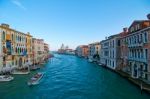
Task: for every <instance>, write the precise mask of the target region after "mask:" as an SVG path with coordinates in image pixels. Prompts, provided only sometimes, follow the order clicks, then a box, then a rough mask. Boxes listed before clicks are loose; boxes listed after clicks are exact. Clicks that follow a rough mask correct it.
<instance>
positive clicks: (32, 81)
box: [28, 73, 44, 86]
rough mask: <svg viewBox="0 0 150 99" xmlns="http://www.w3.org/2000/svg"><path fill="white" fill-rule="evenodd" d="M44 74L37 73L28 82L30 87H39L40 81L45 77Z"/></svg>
mask: <svg viewBox="0 0 150 99" xmlns="http://www.w3.org/2000/svg"><path fill="white" fill-rule="evenodd" d="M43 75H44V74H43V73H37V74H35V75H34V76H33V77H32V78H31V79H30V80H29V81H28V85H29V86H31V85H37V84H39V82H40V80H41V79H42V77H43Z"/></svg>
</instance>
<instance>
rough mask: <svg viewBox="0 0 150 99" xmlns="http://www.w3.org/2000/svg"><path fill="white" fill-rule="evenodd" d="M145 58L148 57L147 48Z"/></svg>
mask: <svg viewBox="0 0 150 99" xmlns="http://www.w3.org/2000/svg"><path fill="white" fill-rule="evenodd" d="M145 58H146V59H147V58H148V49H145Z"/></svg>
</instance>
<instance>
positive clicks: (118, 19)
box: [0, 0, 150, 50]
mask: <svg viewBox="0 0 150 99" xmlns="http://www.w3.org/2000/svg"><path fill="white" fill-rule="evenodd" d="M148 13H150V0H0V24H1V23H7V24H9V25H10V27H11V28H14V29H16V30H18V31H21V32H24V33H27V32H30V34H31V35H32V36H33V37H35V38H41V39H44V40H45V42H47V43H48V44H49V45H50V50H57V49H58V48H60V46H61V44H62V43H63V44H64V45H68V46H69V48H73V49H74V48H76V47H77V46H78V45H87V44H89V43H93V42H98V41H101V40H104V39H105V37H108V36H110V35H113V34H117V33H120V32H121V31H122V29H123V28H124V27H129V26H130V25H131V24H132V22H133V21H134V20H143V19H147V17H146V15H147V14H148Z"/></svg>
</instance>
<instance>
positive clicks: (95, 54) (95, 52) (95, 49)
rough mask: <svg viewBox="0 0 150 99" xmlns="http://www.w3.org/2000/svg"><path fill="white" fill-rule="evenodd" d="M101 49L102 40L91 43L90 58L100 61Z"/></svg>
mask: <svg viewBox="0 0 150 99" xmlns="http://www.w3.org/2000/svg"><path fill="white" fill-rule="evenodd" d="M100 50H101V45H100V42H95V43H91V44H89V54H88V58H90V59H92V60H95V61H98V60H99V58H100Z"/></svg>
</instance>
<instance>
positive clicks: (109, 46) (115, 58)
mask: <svg viewBox="0 0 150 99" xmlns="http://www.w3.org/2000/svg"><path fill="white" fill-rule="evenodd" d="M100 63H101V64H103V65H105V66H107V67H108V68H110V69H116V68H117V66H118V65H120V37H119V35H118V34H117V35H112V36H110V37H108V38H107V39H106V40H103V41H101V55H100Z"/></svg>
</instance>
